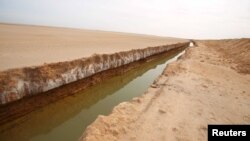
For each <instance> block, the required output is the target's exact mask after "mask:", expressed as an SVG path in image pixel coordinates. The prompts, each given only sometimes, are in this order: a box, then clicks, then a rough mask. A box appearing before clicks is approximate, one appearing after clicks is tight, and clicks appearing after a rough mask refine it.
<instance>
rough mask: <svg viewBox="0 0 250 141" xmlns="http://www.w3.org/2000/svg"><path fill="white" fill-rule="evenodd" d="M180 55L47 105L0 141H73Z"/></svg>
mask: <svg viewBox="0 0 250 141" xmlns="http://www.w3.org/2000/svg"><path fill="white" fill-rule="evenodd" d="M182 53H183V52H181V51H180V50H179V51H171V52H169V53H165V54H162V55H160V56H158V57H157V58H156V59H154V60H152V61H148V62H145V63H143V64H142V65H140V66H139V67H137V68H135V69H133V70H131V71H129V72H126V73H124V74H123V75H120V76H116V77H113V78H110V79H107V80H104V81H103V82H102V83H99V84H97V85H95V86H92V87H90V88H89V89H87V90H84V91H83V92H79V93H77V94H75V95H73V96H68V97H66V98H64V99H62V100H58V101H57V102H55V103H51V104H49V105H47V106H45V107H43V108H40V109H38V110H36V111H34V112H32V113H30V114H28V115H27V116H25V117H24V118H23V120H22V122H20V123H19V124H17V125H15V126H14V127H12V128H10V129H8V130H5V131H3V132H2V133H0V140H2V141H50V140H51V141H63V140H67V141H74V140H78V138H79V137H80V136H81V135H82V133H83V131H84V129H85V128H86V127H87V126H88V125H89V124H90V123H92V122H93V121H94V120H95V119H96V117H97V116H98V115H100V114H102V115H108V114H109V113H110V112H111V110H112V109H113V107H114V106H116V105H118V104H119V103H121V102H123V101H128V100H130V99H132V98H133V97H136V96H139V95H141V94H143V93H144V92H145V91H146V90H147V88H148V87H149V86H150V84H152V82H153V81H154V79H156V77H157V76H159V75H160V74H161V73H162V71H163V69H164V68H165V66H166V65H167V64H168V63H170V62H172V61H175V60H176V58H177V57H178V56H180V55H181V54H182Z"/></svg>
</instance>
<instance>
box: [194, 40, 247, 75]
mask: <svg viewBox="0 0 250 141" xmlns="http://www.w3.org/2000/svg"><path fill="white" fill-rule="evenodd" d="M196 44H198V45H200V44H202V45H205V46H209V47H213V48H214V49H215V50H217V51H218V52H220V53H221V54H222V55H223V56H224V57H225V58H226V59H227V60H228V62H229V63H234V64H236V67H233V68H234V69H236V70H237V71H238V72H240V73H246V74H250V39H246V38H244V39H228V40H203V41H196Z"/></svg>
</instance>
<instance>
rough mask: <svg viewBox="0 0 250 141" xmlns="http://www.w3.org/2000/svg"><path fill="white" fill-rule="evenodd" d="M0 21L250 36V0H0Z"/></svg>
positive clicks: (178, 34)
mask: <svg viewBox="0 0 250 141" xmlns="http://www.w3.org/2000/svg"><path fill="white" fill-rule="evenodd" d="M0 22H9V23H25V24H36V25H52V26H65V27H77V28H85V29H99V30H109V31H121V32H133V33H143V34H153V35H160V36H172V37H183V38H239V37H250V0H0Z"/></svg>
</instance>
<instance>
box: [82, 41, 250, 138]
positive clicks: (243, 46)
mask: <svg viewBox="0 0 250 141" xmlns="http://www.w3.org/2000/svg"><path fill="white" fill-rule="evenodd" d="M196 45H197V46H196V47H193V48H188V49H187V50H186V53H185V55H183V56H182V57H181V58H180V59H179V60H178V61H176V62H174V63H172V64H171V65H168V66H167V68H166V69H165V71H164V72H163V74H162V75H161V76H159V77H158V79H157V80H156V81H155V83H154V84H153V85H152V86H151V87H150V88H149V89H148V90H147V92H145V94H144V95H142V96H141V97H137V98H134V99H133V100H132V101H129V102H123V103H121V104H119V105H118V106H116V107H115V108H114V109H113V111H112V113H111V114H110V115H109V116H102V115H100V116H99V117H98V118H97V119H96V120H95V122H93V123H92V124H91V125H90V126H89V127H88V128H87V129H86V130H85V132H84V134H83V135H82V137H81V138H80V139H79V140H81V141H96V140H98V141H99V140H100V141H101V140H109V141H112V140H119V141H123V140H124V141H127V140H136V141H138V140H139V141H142V140H143V141H145V140H146V141H147V140H150V141H151V140H163V141H165V140H207V124H249V123H250V111H249V109H250V87H249V85H250V71H249V70H250V68H249V62H250V60H249V59H250V39H236V40H218V41H212V40H210V41H196Z"/></svg>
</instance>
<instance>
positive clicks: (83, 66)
mask: <svg viewBox="0 0 250 141" xmlns="http://www.w3.org/2000/svg"><path fill="white" fill-rule="evenodd" d="M188 45H189V42H182V43H176V44H171V45H163V46H157V47H148V48H144V49H133V50H130V51H124V52H119V53H114V54H102V55H97V54H95V55H93V56H91V57H88V58H81V59H77V60H73V61H66V62H59V63H51V64H45V65H42V66H37V67H24V68H20V69H10V70H7V71H2V72H0V104H6V103H9V102H13V101H16V100H18V99H21V98H23V97H25V96H30V95H35V94H39V93H42V92H46V91H48V90H51V89H54V88H57V87H59V86H62V85H65V84H69V83H72V82H75V81H77V80H80V79H83V78H87V77H88V76H91V75H93V74H96V73H98V72H101V71H104V70H108V69H112V68H117V67H119V66H122V65H126V64H129V63H131V62H134V61H138V60H140V59H144V58H146V57H149V56H152V55H156V54H159V53H162V52H165V51H168V50H171V49H177V48H181V47H187V46H188Z"/></svg>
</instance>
